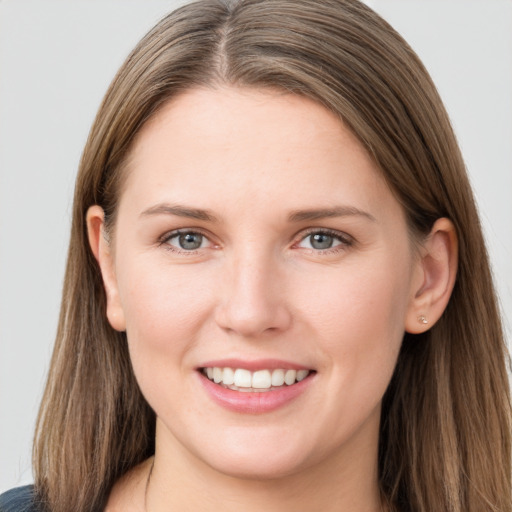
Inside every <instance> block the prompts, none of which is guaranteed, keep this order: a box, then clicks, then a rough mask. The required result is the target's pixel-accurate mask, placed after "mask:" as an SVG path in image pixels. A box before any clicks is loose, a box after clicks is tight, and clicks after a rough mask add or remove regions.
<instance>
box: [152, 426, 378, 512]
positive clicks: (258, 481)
mask: <svg viewBox="0 0 512 512" xmlns="http://www.w3.org/2000/svg"><path fill="white" fill-rule="evenodd" d="M162 437H166V439H165V442H159V440H160V436H159V435H158V429H157V450H156V453H157V455H156V457H155V459H154V462H153V465H152V469H151V471H150V469H149V466H148V485H147V492H146V512H168V511H172V510H181V511H188V510H190V511H192V510H194V511H195V510H213V509H214V507H217V508H218V509H219V510H223V511H225V512H235V511H237V512H238V511H240V510H244V512H253V511H254V512H256V511H258V512H260V511H261V510H265V511H266V512H288V511H289V512H292V511H293V512H295V511H296V510H322V511H323V512H330V511H333V512H334V511H337V512H339V511H350V512H381V511H382V510H383V508H382V505H381V499H380V493H379V487H378V478H377V445H376V443H375V446H371V447H369V446H365V447H364V449H363V450H357V451H356V452H354V451H353V450H347V453H335V454H332V456H329V457H328V458H323V459H322V462H321V463H319V464H312V465H310V466H307V465H306V466H305V467H304V468H302V469H301V470H300V471H297V472H295V473H293V474H288V475H283V476H280V477H278V478H258V477H247V476H244V477H240V476H233V475H226V474H224V473H221V472H220V471H217V470H216V469H214V468H212V467H211V466H209V465H207V464H206V463H205V462H203V461H202V460H199V459H198V458H197V457H195V456H194V455H193V454H191V453H190V452H189V451H188V450H186V449H185V448H184V447H183V446H182V445H180V444H178V443H175V442H171V443H168V439H167V436H162ZM356 444H357V443H356ZM149 476H150V478H149Z"/></svg>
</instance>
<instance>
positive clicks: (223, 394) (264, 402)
mask: <svg viewBox="0 0 512 512" xmlns="http://www.w3.org/2000/svg"><path fill="white" fill-rule="evenodd" d="M198 375H199V378H200V381H201V384H202V385H203V386H204V388H205V390H206V392H207V393H208V394H209V395H210V397H211V398H212V399H213V401H214V402H216V403H217V404H218V405H220V406H222V407H224V408H226V409H229V410H230V411H234V412H239V413H245V414H262V413H265V412H271V411H274V410H276V409H279V408H280V407H284V406H285V405H287V404H288V403H290V402H291V401H292V400H294V399H295V398H297V397H298V396H299V395H301V394H302V393H303V392H304V391H305V390H306V389H307V388H308V386H309V385H310V384H311V383H312V381H313V376H314V375H315V374H314V373H311V374H309V375H308V376H307V377H306V378H305V379H304V380H301V381H300V382H297V383H295V384H292V385H291V386H283V387H282V388H279V389H274V390H272V391H262V392H256V393H251V392H244V391H234V390H232V389H228V388H225V387H222V386H220V385H219V384H215V383H214V382H212V381H211V380H210V379H208V378H207V377H205V376H204V375H203V374H202V373H198Z"/></svg>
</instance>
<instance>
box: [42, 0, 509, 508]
mask: <svg viewBox="0 0 512 512" xmlns="http://www.w3.org/2000/svg"><path fill="white" fill-rule="evenodd" d="M216 84H230V85H234V86H238V87H258V88H262V87H271V88H281V89H284V90H286V91H289V92H291V93H294V94H299V95H304V96H307V97H309V98H312V99H314V100H315V101H317V102H319V103H320V104H322V105H324V106H325V107H326V108H328V109H330V110H331V111H333V112H335V113H336V114H338V115H339V116H340V118H341V119H342V120H343V121H344V122H345V123H346V125H348V126H349V127H350V128H351V129H352V131H353V132H354V133H355V134H356V135H357V137H358V138H359V139H360V140H361V142H362V143H363V144H364V146H365V147H366V148H367V150H368V152H369V154H370V155H372V157H373V158H374V159H375V162H376V163H377V164H378V166H379V168H380V169H381V171H382V173H383V175H384V177H385V178H386V180H387V182H388V184H389V186H390V188H391V190H392V191H393V192H394V193H395V195H396V197H397V199H398V200H399V201H400V203H401V204H402V205H403V208H404V210H405V212H406V214H407V218H408V222H409V225H410V228H411V230H412V231H414V232H415V233H417V234H426V233H428V232H429V230H430V228H431V226H432V224H433V222H434V221H435V220H436V219H438V218H439V217H448V218H449V219H451V220H452V222H453V223H454V225H455V228H456V231H457V236H458V240H459V268H458V276H457V281H456V284H455V288H454V290H453V294H452V297H451V299H450V302H449V305H448V307H447V309H446V311H445V313H444V314H443V316H442V317H441V319H440V320H439V322H438V323H437V324H436V325H435V326H433V327H432V328H431V329H430V330H429V331H427V332H426V333H424V334H422V335H409V334H405V336H404V340H403V346H402V350H401V353H400V355H399V359H398V364H397V367H396V371H395V373H394V376H393V378H392V381H391V383H390V385H389V388H388V390H387V392H386V395H385V397H384V402H383V408H382V419H381V432H380V450H379V479H380V485H381V492H382V495H383V497H384V499H385V500H386V502H387V503H388V504H389V505H390V508H392V509H394V510H399V511H405V510H407V511H409V510H411V511H417V512H438V511H439V512H440V511H450V512H490V511H494V512H496V511H500V512H511V511H512V504H511V460H510V459H511V457H510V456H511V439H510V398H509V388H508V378H507V370H506V368H507V357H508V356H507V352H506V347H505V343H504V339H503V333H502V331H501V324H500V318H499V314H498V310H497V306H496V299H495V293H494V290H493V285H492V279H491V274H490V271H489V263H488V257H487V254H486V249H485V245H484V241H483V237H482V231H481V227H480V224H479V219H478V215H477V212H476V208H475V203H474V199H473V195H472V192H471V189H470V186H469V183H468V179H467V176H466V172H465V167H464V163H463V160H462V157H461V154H460V151H459V148H458V146H457V143H456V140H455V136H454V134H453V131H452V128H451V126H450V122H449V119H448V116H447V114H446V112H445V109H444V107H443V105H442V103H441V100H440V98H439V96H438V93H437V91H436V89H435V87H434V85H433V83H432V81H431V79H430V77H429V75H428V73H427V72H426V70H425V69H424V67H423V65H422V64H421V62H420V61H419V59H418V58H417V56H416V55H415V54H414V52H413V51H412V50H411V49H410V47H409V46H408V45H407V43H406V42H405V41H404V40H403V39H402V38H401V37H400V36H399V35H398V34H397V33H396V32H395V31H394V30H393V29H392V28H391V27H390V26H389V25H388V24H387V23H386V22H385V21H384V20H382V19H381V18H380V17H379V16H378V15H377V14H375V13H374V12H373V11H372V10H371V9H369V8H368V7H366V6H365V5H364V4H362V3H360V2H358V1H356V0H241V1H231V2H229V1H222V0H201V1H199V2H195V3H192V4H190V5H187V6H184V7H182V8H180V9H178V10H177V11H175V12H174V13H172V14H170V15H169V16H167V17H166V18H164V19H163V20H162V21H161V22H160V23H159V24H158V25H157V26H156V27H155V28H153V29H152V30H151V31H150V32H149V33H148V34H147V35H146V36H145V37H144V39H143V40H142V41H141V42H140V43H139V44H138V46H137V47H136V48H135V49H134V50H133V52H132V53H131V55H130V56H129V57H128V58H127V60H126V61H125V63H124V64H123V66H122V67H121V69H120V71H119V72H118V74H117V76H116V77H115V79H114V80H113V82H112V84H111V86H110V88H109V90H108V92H107V94H106V96H105V99H104V101H103V104H102V105H101V107H100V110H99V112H98V115H97V117H96V120H95V122H94V125H93V127H92V129H91V132H90V135H89V139H88V141H87V144H86V146H85V149H84V153H83V156H82V160H81V163H80V170H79V174H78V178H77V183H76V190H75V198H74V209H73V222H72V232H71V242H70V248H69V255H68V263H67V272H66V277H65V283H64V290H63V297H62V309H61V315H60V323H59V328H58V333H57V339H56V344H55V350H54V354H53V358H52V363H51V369H50V374H49V378H48V382H47V385H46V390H45V394H44V398H43V401H42V405H41V410H40V413H39V418H38V423H37V430H36V439H35V445H34V467H35V475H36V490H37V493H38V496H39V497H40V499H41V500H42V502H44V503H46V504H47V505H48V509H49V510H51V511H52V512H69V511H70V510H73V511H75V512H85V511H97V510H100V509H102V507H103V506H104V505H105V502H106V499H107V497H108V494H109V491H110V489H111V487H112V485H113V483H114V482H115V481H116V480H117V479H118V478H119V477H120V476H121V475H122V474H123V473H124V472H126V471H127V470H128V469H129V468H131V467H133V466H134V465H135V464H137V463H139V462H140V461H142V460H144V459H145V458H147V457H148V456H150V455H151V454H152V453H153V450H154V435H155V416H154V413H153V411H151V409H150V408H149V406H148V405H147V403H146V402H145V400H144V398H143V397H142V395H141V393H140V391H139V389H138V386H137V383H136V381H135V378H134V375H133V372H132V369H131V365H130V360H129V356H128V350H127V345H126V339H125V334H124V333H118V332H116V331H114V330H113V329H112V328H111V327H110V325H109V324H108V322H107V319H106V316H105V297H104V290H103V286H102V281H101V276H100V272H99V269H98V266H97V264H96V261H95V259H94V257H93V255H92V253H91V251H90V249H89V247H88V242H87V233H86V224H85V214H86V211H87V209H88V208H89V207H90V206H91V205H93V204H99V205H100V206H102V207H103V208H104V210H105V212H106V214H107V218H108V219H109V222H111V223H114V222H115V214H116V205H117V200H118V197H119V193H120V188H121V184H122V177H123V173H122V170H123V162H124V161H125V159H126V158H127V156H128V154H129V151H130V147H131V143H132V141H133V139H134V137H135V136H136V134H137V133H138V131H139V130H140V128H141V127H142V126H143V125H144V123H145V122H146V121H147V120H148V119H149V118H151V116H152V115H154V113H155V112H156V111H157V110H158V109H159V108H160V107H161V106H162V105H163V104H164V103H165V102H166V101H168V100H169V99H170V98H171V97H173V96H175V95H176V94H178V93H179V92H180V91H183V90H186V89H189V88H191V87H195V86H206V87H211V86H215V85H216Z"/></svg>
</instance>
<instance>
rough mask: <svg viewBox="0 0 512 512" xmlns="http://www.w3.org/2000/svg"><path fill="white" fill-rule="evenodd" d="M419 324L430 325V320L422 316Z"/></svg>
mask: <svg viewBox="0 0 512 512" xmlns="http://www.w3.org/2000/svg"><path fill="white" fill-rule="evenodd" d="M418 322H419V323H420V324H428V320H427V317H426V316H425V315H420V316H419V317H418Z"/></svg>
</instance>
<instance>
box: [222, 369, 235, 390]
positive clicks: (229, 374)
mask: <svg viewBox="0 0 512 512" xmlns="http://www.w3.org/2000/svg"><path fill="white" fill-rule="evenodd" d="M222 382H223V383H224V384H226V386H230V385H231V384H234V383H235V372H234V371H233V370H232V369H231V368H224V371H223V373H222Z"/></svg>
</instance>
